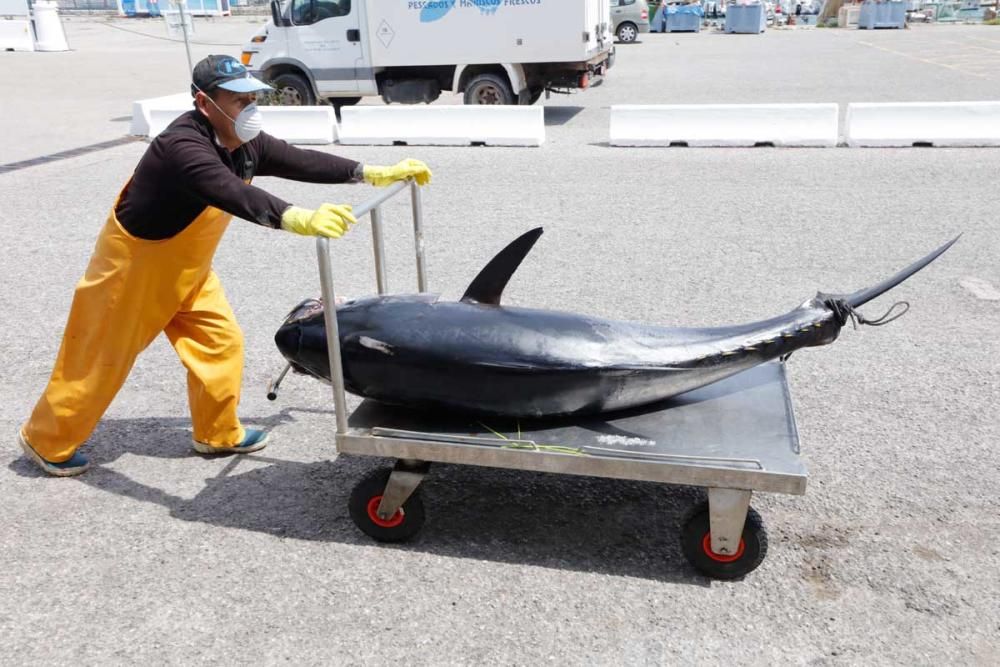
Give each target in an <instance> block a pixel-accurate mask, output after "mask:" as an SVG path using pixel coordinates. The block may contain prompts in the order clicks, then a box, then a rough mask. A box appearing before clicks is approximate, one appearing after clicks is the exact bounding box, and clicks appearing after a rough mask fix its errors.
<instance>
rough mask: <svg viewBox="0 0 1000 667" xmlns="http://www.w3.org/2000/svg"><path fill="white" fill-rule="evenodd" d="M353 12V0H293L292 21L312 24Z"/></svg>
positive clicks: (299, 23) (297, 23) (296, 23)
mask: <svg viewBox="0 0 1000 667" xmlns="http://www.w3.org/2000/svg"><path fill="white" fill-rule="evenodd" d="M350 13H351V0H292V23H294V24H295V25H311V24H313V23H318V22H319V21H322V20H323V19H329V18H333V17H335V16H347V15H348V14H350Z"/></svg>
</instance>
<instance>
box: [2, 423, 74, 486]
mask: <svg viewBox="0 0 1000 667" xmlns="http://www.w3.org/2000/svg"><path fill="white" fill-rule="evenodd" d="M17 440H18V442H19V443H21V449H23V450H24V453H25V454H26V455H27V457H28V458H29V459H31V460H32V461H34V462H35V464H36V465H37V466H38V467H39V468H41V469H42V470H44V471H45V472H46V473H47V474H49V475H52V476H54V477H75V476H76V475H82V474H83V473H85V472H86V471H87V468H89V467H90V461H88V460H87V457H85V456H84V455H83V454H81V453H80V452H74V453H73V456H71V457H69V460H67V461H61V462H59V463H53V462H52V461H46V460H45V459H43V458H42V456H41V455H40V454H39V453H38V452H36V451H35V448H34V447H32V446H31V445H30V444H28V441H27V440H25V439H24V434H23V433H21V429H18V431H17Z"/></svg>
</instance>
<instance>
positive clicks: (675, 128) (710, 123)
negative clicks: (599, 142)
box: [611, 103, 839, 146]
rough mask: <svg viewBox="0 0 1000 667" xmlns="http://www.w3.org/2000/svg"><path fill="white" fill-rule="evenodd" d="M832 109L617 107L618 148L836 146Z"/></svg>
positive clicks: (796, 106)
mask: <svg viewBox="0 0 1000 667" xmlns="http://www.w3.org/2000/svg"><path fill="white" fill-rule="evenodd" d="M837 120H838V110H837V105H836V104H834V103H831V104H676V105H674V104H671V105H655V106H653V105H650V106H645V105H616V106H612V107H611V145H612V146H759V145H771V146H836V145H837V141H838V138H839V137H838V132H837V131H838V126H837Z"/></svg>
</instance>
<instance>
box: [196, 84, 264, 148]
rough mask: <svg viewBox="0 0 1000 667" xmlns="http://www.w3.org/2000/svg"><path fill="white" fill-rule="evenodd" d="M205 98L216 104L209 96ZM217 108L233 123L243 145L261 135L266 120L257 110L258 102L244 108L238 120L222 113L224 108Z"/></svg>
mask: <svg viewBox="0 0 1000 667" xmlns="http://www.w3.org/2000/svg"><path fill="white" fill-rule="evenodd" d="M199 90H200V89H199ZM205 97H206V98H208V101H209V102H211V103H212V104H215V100H213V99H212V98H211V97H209V96H208V95H207V94H206V95H205ZM215 108H216V109H218V110H219V111H220V112H221V113H222V115H223V116H225V117H226V118H228V119H229V120H231V121H233V129H234V130H236V137H237V138H238V139H239V140H240V141H242V142H243V143H247V142H248V141H252V140H253V139H255V138H256V137H257V135H258V134H260V130H261V128H262V127H263V126H264V118H263V116H261V114H260V109H258V108H257V103H256V102H254V103H252V104H248V105H247V106H245V107H243V111H241V112H239V113H238V114H237V115H236V118H233V117H232V116H230V115H229V114H227V113H226V112H225V111H222V107H220V106H219V105H218V104H215Z"/></svg>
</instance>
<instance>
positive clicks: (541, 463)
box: [338, 362, 807, 494]
mask: <svg viewBox="0 0 1000 667" xmlns="http://www.w3.org/2000/svg"><path fill="white" fill-rule="evenodd" d="M348 425H349V429H348V433H347V434H344V435H342V436H339V437H338V450H339V451H340V452H343V453H347V454H362V455H368V456H373V455H374V456H386V457H393V458H398V459H411V460H419V461H428V462H440V463H458V464H467V465H483V466H492V467H502V468H516V469H525V470H537V471H546V472H557V473H568V474H579V475H591V476H599V477H612V478H620V479H635V480H646V481H655V482H666V483H672V484H691V485H696V486H708V487H717V488H728V489H745V490H753V491H773V492H778V493H792V494H802V493H805V486H806V478H807V473H806V469H805V466H804V465H803V463H802V461H801V460H800V458H799V441H798V432H797V430H796V427H795V417H794V413H793V411H792V404H791V398H790V396H789V391H788V383H787V380H786V376H785V365H784V364H783V363H779V362H772V363H767V364H764V365H761V366H758V367H756V368H752V369H750V370H747V371H744V372H743V373H740V374H738V375H735V376H733V377H730V378H728V379H726V380H722V381H720V382H716V383H714V384H711V385H708V386H706V387H702V388H701V389H696V390H694V391H690V392H688V393H686V394H683V395H681V396H678V397H675V398H673V399H670V400H669V401H663V402H660V403H656V404H653V405H651V406H647V407H645V408H642V409H633V410H628V411H621V412H616V413H611V414H603V415H598V416H595V417H589V418H584V419H580V418H574V419H566V418H564V419H547V420H542V421H539V420H532V421H528V420H514V419H512V418H503V417H494V418H490V417H482V418H479V417H475V416H447V415H440V414H439V415H434V414H428V413H427V412H426V411H416V410H411V409H404V408H398V407H392V406H388V405H385V404H383V403H379V402H377V401H373V400H365V401H364V402H362V403H361V405H360V406H359V407H358V408H357V409H356V410H355V411H354V412H353V413H352V414H351V416H350V418H349V420H348Z"/></svg>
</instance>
